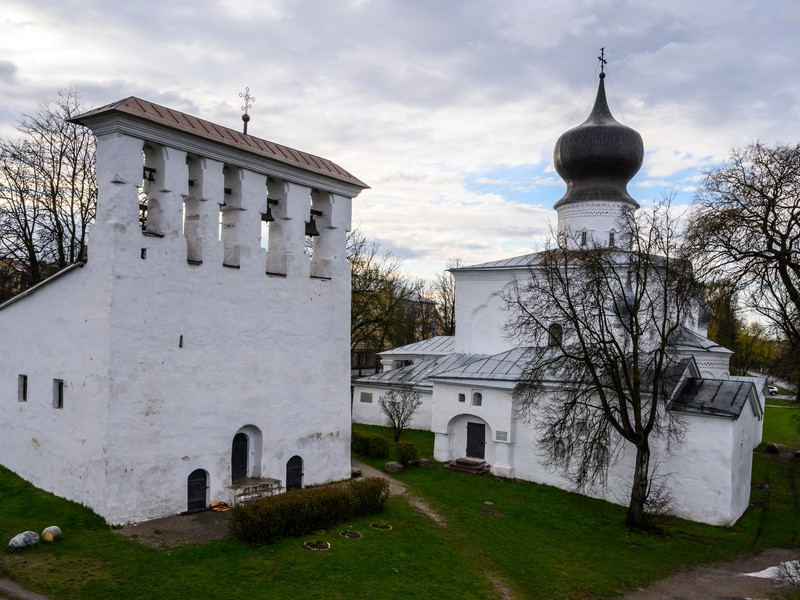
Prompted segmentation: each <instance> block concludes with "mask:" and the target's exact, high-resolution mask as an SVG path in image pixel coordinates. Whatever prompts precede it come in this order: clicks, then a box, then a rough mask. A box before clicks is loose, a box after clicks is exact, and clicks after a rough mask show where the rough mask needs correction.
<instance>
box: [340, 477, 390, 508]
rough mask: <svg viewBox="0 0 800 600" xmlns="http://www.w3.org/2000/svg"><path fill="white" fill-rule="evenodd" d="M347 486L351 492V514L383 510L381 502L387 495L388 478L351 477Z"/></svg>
mask: <svg viewBox="0 0 800 600" xmlns="http://www.w3.org/2000/svg"><path fill="white" fill-rule="evenodd" d="M349 486H350V490H351V491H352V493H353V516H361V515H374V514H377V513H379V512H382V511H383V504H384V503H385V502H386V498H388V497H389V480H388V479H383V478H382V477H365V478H364V479H353V480H352V481H351V482H350V483H349Z"/></svg>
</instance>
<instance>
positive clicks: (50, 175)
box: [0, 88, 97, 287]
mask: <svg viewBox="0 0 800 600" xmlns="http://www.w3.org/2000/svg"><path fill="white" fill-rule="evenodd" d="M84 110H85V108H84V107H83V106H82V103H81V99H80V95H79V93H78V91H77V89H76V88H70V89H68V90H61V91H59V92H58V97H57V98H56V99H54V100H50V101H47V102H43V103H42V104H40V105H39V107H38V108H37V110H36V111H35V112H33V113H32V114H26V115H22V117H21V119H20V122H19V125H18V127H17V130H18V131H19V134H20V135H19V136H18V137H17V138H14V139H0V240H1V241H0V258H4V259H6V260H9V261H12V262H13V263H15V264H16V265H20V268H21V270H22V271H23V272H24V273H25V281H24V286H25V287H27V286H30V285H33V284H35V283H37V282H39V281H41V280H42V279H44V278H45V277H47V276H49V275H50V274H52V273H53V272H55V271H57V270H59V269H62V268H64V267H66V266H68V265H70V264H72V263H74V262H77V261H79V260H82V259H84V258H85V256H86V247H87V235H88V226H89V224H90V223H91V221H92V220H93V219H94V214H95V205H96V201H97V187H96V182H95V174H94V160H95V145H94V136H93V135H92V133H91V132H90V131H89V130H88V129H86V128H85V127H82V126H80V125H77V124H76V123H71V122H69V119H71V118H72V117H75V116H77V115H78V114H80V113H82V112H84Z"/></svg>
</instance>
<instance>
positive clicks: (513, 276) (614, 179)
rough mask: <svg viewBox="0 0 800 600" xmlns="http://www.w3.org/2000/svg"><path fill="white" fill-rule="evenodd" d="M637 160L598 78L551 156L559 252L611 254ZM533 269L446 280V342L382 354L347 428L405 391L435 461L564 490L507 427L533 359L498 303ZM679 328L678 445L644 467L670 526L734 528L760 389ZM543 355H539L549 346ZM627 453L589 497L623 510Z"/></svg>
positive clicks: (757, 436)
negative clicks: (669, 514)
mask: <svg viewBox="0 0 800 600" xmlns="http://www.w3.org/2000/svg"><path fill="white" fill-rule="evenodd" d="M643 152H644V150H643V146H642V141H641V137H640V136H639V134H638V133H636V132H635V131H634V130H632V129H630V128H628V127H625V126H623V125H620V124H619V123H617V122H616V120H614V119H613V117H612V116H611V112H610V111H609V109H608V106H607V103H606V98H605V90H604V85H603V80H602V76H601V81H600V86H599V89H598V94H597V99H596V102H595V105H594V108H593V109H592V112H591V114H590V115H589V117H588V118H587V120H586V122H585V123H584V124H583V125H580V126H578V127H576V128H574V129H572V130H570V131H569V132H567V133H565V134H564V135H563V136H561V138H559V141H558V142H557V144H556V153H555V155H556V159H555V160H556V166H557V168H558V171H559V173H560V174H561V175H562V176H563V177H564V178H565V179H566V180H567V183H568V191H567V194H566V195H565V196H564V197H563V198H562V199H561V200H559V201H558V202H557V203H556V204H555V208H556V210H557V211H558V232H559V243H566V244H576V245H581V246H593V245H598V246H603V247H610V248H611V249H612V251H614V249H615V248H616V241H617V240H615V236H618V235H619V233H620V217H621V215H622V209H623V208H624V207H631V208H634V209H635V208H638V207H639V205H638V203H637V202H636V201H635V200H634V199H633V198H631V197H630V195H629V194H628V193H627V190H626V184H627V182H628V181H629V180H630V178H631V177H633V175H634V174H635V173H636V171H637V170H638V169H639V166H640V165H641V162H642V157H643ZM567 247H569V246H567ZM539 260H540V258H539V254H537V253H533V254H529V255H526V256H519V257H513V258H509V259H504V260H499V261H493V262H488V263H483V264H479V265H473V266H468V267H460V268H456V269H452V271H451V272H452V273H453V275H454V277H455V282H456V303H455V314H456V333H455V336H448V337H434V338H432V339H430V340H427V341H424V342H418V343H414V344H409V345H406V346H403V347H400V348H396V349H394V350H391V351H387V352H382V353H380V356H381V360H382V364H383V366H384V371H383V372H381V373H378V374H376V375H373V376H371V377H366V378H363V379H359V380H354V382H353V385H354V390H353V392H354V396H353V420H354V422H356V423H374V424H381V423H383V420H384V418H383V415H382V414H381V411H380V408H379V406H378V399H379V398H380V396H381V395H382V394H385V393H386V392H387V391H389V390H391V389H396V388H398V387H400V386H412V387H413V388H414V389H416V390H417V391H418V392H419V393H420V395H421V399H422V406H421V409H420V411H419V412H418V414H416V415H415V417H414V421H413V422H412V424H411V427H413V428H420V429H429V430H431V431H433V432H434V433H435V434H436V440H435V449H434V455H435V458H436V459H438V460H441V461H453V460H456V459H460V458H466V459H471V461H465V464H469V463H475V462H476V461H477V462H480V461H485V463H486V465H485V466H486V468H488V469H490V470H491V472H492V473H493V474H495V475H499V476H504V477H516V478H520V479H526V480H530V481H536V482H540V483H546V484H549V485H554V486H557V487H560V488H564V489H571V487H572V482H570V481H569V480H567V479H565V478H564V477H563V476H562V475H561V474H559V473H558V472H557V471H554V470H553V469H552V468H551V467H550V465H547V464H543V461H542V460H541V455H540V452H539V451H538V440H539V436H540V433H541V432H539V431H537V429H536V426H535V425H534V424H530V423H526V422H524V421H521V420H519V419H517V418H515V417H516V415H517V409H518V406H517V405H516V404H515V400H514V398H513V394H512V392H513V390H514V387H515V385H516V384H517V383H518V382H519V381H520V380H521V378H522V377H523V368H524V366H525V365H526V364H527V361H529V360H531V356H532V355H533V354H532V351H534V350H535V349H530V348H520V347H514V346H513V344H512V342H511V341H510V340H509V338H508V337H507V336H506V335H505V331H504V327H505V325H506V323H507V322H508V318H509V315H508V313H507V312H506V310H505V306H504V303H503V301H502V300H501V298H500V294H499V292H500V291H502V290H503V289H505V288H506V286H508V285H510V284H511V283H512V282H513V281H515V280H520V279H524V278H527V277H530V273H531V269H536V268H537V264H538V262H539ZM682 325H683V327H682V333H681V344H680V347H679V351H680V354H681V355H682V356H683V357H684V359H683V360H682V361H680V362H678V363H677V365H676V372H675V374H674V377H673V386H672V392H673V395H672V400H671V403H670V406H669V410H671V411H673V413H674V414H675V415H679V416H680V418H681V420H682V421H683V422H684V424H685V427H686V429H685V436H684V439H683V442H682V443H681V444H678V445H673V446H672V447H669V446H668V445H667V444H666V442H663V441H658V440H652V442H651V448H652V452H653V458H652V459H651V465H654V467H655V468H656V469H657V473H658V475H659V476H660V477H661V478H662V480H663V481H665V483H666V488H667V490H668V492H669V493H670V494H671V495H672V497H673V499H674V502H673V505H672V510H673V512H674V513H675V514H676V515H679V516H682V517H685V518H689V519H693V520H697V521H704V522H707V523H714V524H731V523H733V522H735V521H736V520H737V519H738V518H739V517H740V516H741V515H742V513H743V512H744V511H745V509H746V508H747V506H748V503H749V494H750V478H751V469H752V451H753V449H754V448H755V446H756V445H758V444H759V443H760V441H761V428H762V416H763V402H764V397H763V395H762V393H761V391H760V388H761V387H763V382H754V381H753V379H752V378H733V377H730V374H729V367H728V363H729V360H730V356H731V352H730V351H729V350H727V349H725V348H723V347H721V346H719V345H717V344H715V343H714V342H712V341H710V340H708V339H707V338H706V325H707V324H706V323H704V322H703V319H702V318H701V316H700V314H699V311H698V312H697V314H695V315H693V316H692V318H689V319H687V320H686V322H685V323H683V324H682ZM552 327H560V326H559V325H558V324H555V325H553V326H551V330H549V331H548V332H547V333H548V334H549V335H557V334H558V332H557V331H555V330H553V329H552ZM559 335H560V334H559ZM542 344H543V345H545V344H548V339H547V336H546V335H545V336H543V339H542ZM548 345H549V344H548ZM557 379H558V378H557V377H554V378H553V380H552V381H549V382H547V386H549V389H550V390H556V389H557V387H558V386H559V381H558V380H557ZM551 393H552V392H551ZM632 450H633V448H632V446H629V445H628V446H624V448H623V452H622V455H621V456H620V457H619V459H618V461H617V462H616V463H615V464H614V466H613V467H612V468H611V470H610V472H609V478H608V482H607V483H608V484H607V486H605V487H603V486H596V487H594V488H592V489H590V490H589V491H588V493H590V494H591V495H593V496H597V497H602V498H605V499H607V500H609V501H612V502H625V503H627V500H628V498H629V491H630V483H631V480H632V476H633V459H634V457H635V451H632Z"/></svg>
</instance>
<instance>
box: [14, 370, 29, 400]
mask: <svg viewBox="0 0 800 600" xmlns="http://www.w3.org/2000/svg"><path fill="white" fill-rule="evenodd" d="M17 400H19V401H20V402H27V401H28V376H27V375H21V374H20V376H19V377H17Z"/></svg>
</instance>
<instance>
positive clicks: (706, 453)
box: [431, 382, 757, 525]
mask: <svg viewBox="0 0 800 600" xmlns="http://www.w3.org/2000/svg"><path fill="white" fill-rule="evenodd" d="M473 389H478V388H475V387H474V386H472V385H468V384H467V383H463V384H458V383H444V382H437V383H436V384H435V386H434V396H433V397H434V409H433V418H432V422H431V428H432V430H433V432H434V433H435V447H434V457H435V458H436V459H437V460H440V461H449V460H453V459H455V458H458V457H462V456H466V443H467V436H466V426H467V423H468V422H474V423H485V424H486V442H487V443H486V448H485V453H486V457H485V460H486V462H487V463H489V464H490V465H491V466H492V473H493V474H495V475H500V476H506V477H516V478H519V479H525V480H528V481H534V482H537V483H542V484H547V485H552V486H555V487H558V488H561V489H565V490H570V491H572V490H573V486H572V484H571V482H570V481H569V480H567V479H565V478H564V477H563V476H562V475H561V474H560V473H558V472H557V471H555V470H553V469H552V468H550V466H549V463H548V461H547V460H546V459H545V457H544V456H543V455H542V454H541V450H540V448H539V446H538V439H539V437H540V433H539V432H538V431H537V429H536V427H535V425H534V424H532V423H525V422H523V421H520V420H515V419H514V412H513V407H512V400H511V389H510V386H506V387H504V388H487V387H482V388H480V389H481V391H482V393H483V404H482V406H480V407H476V406H470V405H469V402H467V404H466V405H465V404H462V403H459V402H458V400H457V398H458V394H459V393H464V394H469V393H470V392H471V391H472V390H473ZM467 398H469V396H467ZM680 418H681V422H682V423H684V424H685V426H686V431H685V436H684V439H683V442H682V443H680V444H676V443H672V444H671V446H670V447H669V448H667V442H666V440H662V439H658V438H656V437H655V436H654V437H653V438H651V448H652V459H651V468H652V469H654V472H655V473H656V474H657V475H658V479H659V481H663V482H664V483H665V484H666V486H667V487H668V488H669V489H670V492H671V493H672V495H673V497H674V503H673V506H672V513H673V514H675V515H677V516H680V517H684V518H687V519H691V520H694V521H701V522H705V523H711V524H714V525H731V524H733V523H735V522H736V520H737V519H738V518H739V517H740V516H741V515H742V513H743V512H744V511H745V509H746V508H747V506H748V502H749V494H750V477H751V475H750V473H751V470H752V452H753V448H754V447H755V446H756V445H757V443H756V441H755V434H754V432H755V431H756V426H755V424H754V421H756V420H757V419H756V417H754V415H753V414H752V410H751V409H750V407H749V405H748V406H746V407H745V409H744V411H743V413H742V416H741V417H740V418H739V419H738V420H732V419H724V418H715V417H702V416H682V417H680ZM498 432H501V435H500V436H498ZM504 432H507V435H504V434H503V433H504ZM498 437H500V438H501V439H502V438H505V440H502V441H500V440H498ZM635 456H636V452H635V448H634V447H633V446H632V445H630V444H626V445H625V446H624V448H623V449H622V452H621V453H620V455H619V457H618V460H617V462H616V463H615V464H614V465H613V466H612V467H611V469H610V470H609V477H608V483H607V486H606V487H605V488H603V489H600V488H597V489H591V490H588V491H587V494H588V495H590V496H593V497H596V498H602V499H605V500H608V501H610V502H614V503H617V504H622V505H627V503H628V500H629V494H630V487H631V482H632V479H633V468H634V459H635Z"/></svg>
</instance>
